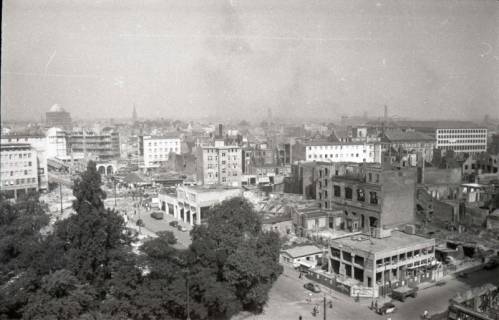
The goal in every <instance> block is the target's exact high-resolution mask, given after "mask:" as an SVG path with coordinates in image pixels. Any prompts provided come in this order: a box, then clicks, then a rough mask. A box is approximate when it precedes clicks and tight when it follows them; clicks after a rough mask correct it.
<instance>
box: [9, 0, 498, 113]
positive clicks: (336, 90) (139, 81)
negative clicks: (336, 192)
mask: <svg viewBox="0 0 499 320" xmlns="http://www.w3.org/2000/svg"><path fill="white" fill-rule="evenodd" d="M1 76H2V78H1V116H2V119H7V120H14V119H40V118H41V117H42V115H43V114H44V113H45V112H46V111H48V110H49V109H50V107H51V106H52V105H53V104H59V105H60V106H62V107H63V108H65V109H66V110H67V111H69V112H71V114H72V116H73V117H74V118H126V117H128V118H129V117H131V115H132V109H133V106H134V105H135V106H136V108H137V112H138V115H139V117H143V118H160V117H163V118H171V119H196V118H203V117H218V118H220V119H226V118H232V119H248V120H254V119H258V120H261V119H265V117H266V116H267V110H268V109H271V110H272V113H273V115H274V116H275V117H276V118H278V117H282V118H294V119H310V118H314V119H324V120H325V121H326V120H327V119H337V118H339V117H340V116H342V115H362V114H364V112H366V113H367V114H368V116H371V117H377V116H381V115H382V113H383V106H384V105H387V106H388V108H389V114H390V115H391V116H394V117H409V118H421V119H436V118H438V119H481V118H483V116H484V115H485V114H489V115H490V116H492V117H499V1H497V0H391V1H387V0H244V1H243V0H227V1H224V0H50V1H49V0H36V1H33V0H4V1H3V10H2V66H1Z"/></svg>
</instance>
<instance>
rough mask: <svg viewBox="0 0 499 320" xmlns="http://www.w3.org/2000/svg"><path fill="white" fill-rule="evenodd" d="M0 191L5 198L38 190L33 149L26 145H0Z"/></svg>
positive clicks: (16, 196) (36, 168)
mask: <svg viewBox="0 0 499 320" xmlns="http://www.w3.org/2000/svg"><path fill="white" fill-rule="evenodd" d="M0 150H1V151H0V160H1V162H0V164H1V165H0V173H1V174H0V180H1V182H0V190H1V191H2V193H4V194H5V195H6V196H7V198H15V199H17V198H18V197H19V196H20V195H22V194H25V193H28V192H29V191H32V190H38V188H39V184H38V166H37V165H38V161H37V155H36V151H35V149H34V148H33V147H32V146H31V145H30V144H28V143H3V142H2V144H1V145H0Z"/></svg>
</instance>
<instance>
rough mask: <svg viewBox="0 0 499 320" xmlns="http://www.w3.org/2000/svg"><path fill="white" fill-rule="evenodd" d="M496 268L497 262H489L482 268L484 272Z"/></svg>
mask: <svg viewBox="0 0 499 320" xmlns="http://www.w3.org/2000/svg"><path fill="white" fill-rule="evenodd" d="M497 267H499V262H497V260H490V261H488V262H487V263H486V264H485V265H484V266H483V268H484V269H485V270H492V269H495V268H497Z"/></svg>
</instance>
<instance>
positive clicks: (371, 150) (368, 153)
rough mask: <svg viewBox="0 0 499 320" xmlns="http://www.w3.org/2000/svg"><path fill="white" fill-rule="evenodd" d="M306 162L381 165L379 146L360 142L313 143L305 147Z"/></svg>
mask: <svg viewBox="0 0 499 320" xmlns="http://www.w3.org/2000/svg"><path fill="white" fill-rule="evenodd" d="M305 157H306V160H307V161H329V162H359V163H360V162H376V163H381V144H377V143H362V142H313V143H309V144H307V145H306V147H305Z"/></svg>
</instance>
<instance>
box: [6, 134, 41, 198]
mask: <svg viewBox="0 0 499 320" xmlns="http://www.w3.org/2000/svg"><path fill="white" fill-rule="evenodd" d="M0 143H1V144H29V145H30V146H31V147H32V148H33V149H34V150H35V151H36V162H37V164H36V167H37V168H38V189H39V190H47V189H48V187H49V177H48V166H47V138H46V137H45V136H44V135H37V134H27V135H24V134H10V135H5V136H2V137H1V140H0Z"/></svg>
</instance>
